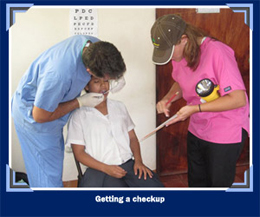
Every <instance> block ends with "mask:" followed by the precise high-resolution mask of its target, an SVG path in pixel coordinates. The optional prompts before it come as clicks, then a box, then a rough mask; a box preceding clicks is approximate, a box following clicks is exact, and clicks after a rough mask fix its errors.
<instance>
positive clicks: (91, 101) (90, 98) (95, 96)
mask: <svg viewBox="0 0 260 217" xmlns="http://www.w3.org/2000/svg"><path fill="white" fill-rule="evenodd" d="M77 100H78V102H79V107H82V106H84V107H95V106H97V105H98V104H100V103H101V102H102V101H103V100H104V95H103V94H102V93H86V94H84V95H82V96H80V97H78V98H77Z"/></svg>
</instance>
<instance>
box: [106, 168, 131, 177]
mask: <svg viewBox="0 0 260 217" xmlns="http://www.w3.org/2000/svg"><path fill="white" fill-rule="evenodd" d="M104 172H105V173H106V174H108V175H109V176H112V177H114V178H118V179H120V178H122V177H124V176H125V175H126V173H127V172H126V171H125V170H124V169H123V168H121V167H120V166H116V165H106V168H105V170H104Z"/></svg>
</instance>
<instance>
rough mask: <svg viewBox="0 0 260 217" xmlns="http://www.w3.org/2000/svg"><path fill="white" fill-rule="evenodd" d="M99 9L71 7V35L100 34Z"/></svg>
mask: <svg viewBox="0 0 260 217" xmlns="http://www.w3.org/2000/svg"><path fill="white" fill-rule="evenodd" d="M97 30H98V28H97V9H93V8H71V9H70V35H71V36H72V35H91V36H96V37H97V36H98V35H97V33H98V31H97Z"/></svg>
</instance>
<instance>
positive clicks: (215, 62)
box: [151, 14, 249, 187]
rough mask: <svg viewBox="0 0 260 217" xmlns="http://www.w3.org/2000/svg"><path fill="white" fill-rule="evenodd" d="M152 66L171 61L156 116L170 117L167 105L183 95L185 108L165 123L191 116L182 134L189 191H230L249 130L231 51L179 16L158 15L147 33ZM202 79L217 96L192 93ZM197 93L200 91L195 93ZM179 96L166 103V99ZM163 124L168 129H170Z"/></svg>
mask: <svg viewBox="0 0 260 217" xmlns="http://www.w3.org/2000/svg"><path fill="white" fill-rule="evenodd" d="M151 37H152V42H153V45H154V53H153V62H154V63H155V64H158V65H164V64H166V63H168V62H169V61H172V66H173V70H172V77H173V79H174V80H175V83H174V84H173V86H172V87H171V89H170V90H169V92H168V93H167V94H166V95H165V96H164V97H163V99H161V100H160V101H159V102H158V103H157V111H158V113H164V114H165V115H166V116H169V110H168V109H169V107H170V106H171V104H172V102H174V101H176V100H178V99H180V98H181V97H183V98H184V99H185V100H186V101H187V105H186V106H184V107H182V108H181V109H180V110H179V111H178V112H177V118H176V119H174V120H173V121H171V122H170V123H169V124H174V123H176V122H178V121H184V120H186V119H187V118H189V117H190V124H189V128H188V131H189V132H188V136H187V152H188V181H189V186H190V187H230V186H231V185H232V183H233V181H234V177H235V170H236V162H237V160H238V158H239V156H240V153H241V151H242V149H243V145H244V141H245V139H246V138H247V134H248V132H249V103H248V97H247V94H246V89H245V86H244V83H243V80H242V77H241V74H240V72H239V69H238V66H237V62H236V59H235V56H234V51H233V50H232V49H231V48H230V47H228V46H227V45H225V44H223V43H221V42H220V41H218V40H216V39H212V38H210V37H207V36H206V34H205V33H203V32H202V31H201V30H199V29H197V28H196V27H194V26H192V25H190V24H188V23H186V22H185V21H184V20H183V19H182V18H181V17H179V16H177V15H174V14H169V15H165V16H162V17H160V18H159V19H157V20H156V22H155V23H154V25H153V27H152V29H151ZM204 79H207V81H209V83H210V84H212V85H213V88H214V87H216V86H218V87H219V90H218V94H219V97H218V98H216V99H214V100H207V101H205V100H203V99H202V97H201V96H199V95H198V94H199V93H200V92H198V91H196V89H199V88H198V87H200V86H198V84H199V83H200V82H201V81H202V80H204ZM199 90H200V89H199ZM177 92H179V94H178V95H177V96H176V97H175V98H174V99H173V100H172V102H171V103H167V102H168V101H169V100H170V99H171V97H172V96H173V95H174V94H175V93H177ZM169 124H168V125H169Z"/></svg>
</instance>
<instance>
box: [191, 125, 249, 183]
mask: <svg viewBox="0 0 260 217" xmlns="http://www.w3.org/2000/svg"><path fill="white" fill-rule="evenodd" d="M246 138H247V132H246V131H245V130H244V129H243V130H242V138H241V142H240V143H234V144H218V143H211V142H207V141H204V140H201V139H199V138H197V137H196V136H194V135H193V134H192V133H190V132H188V136H187V152H188V182H189V187H230V186H231V185H232V184H233V182H234V179H235V174H236V162H237V160H238V158H239V156H240V154H241V151H242V149H243V147H244V142H245V139H246Z"/></svg>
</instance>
